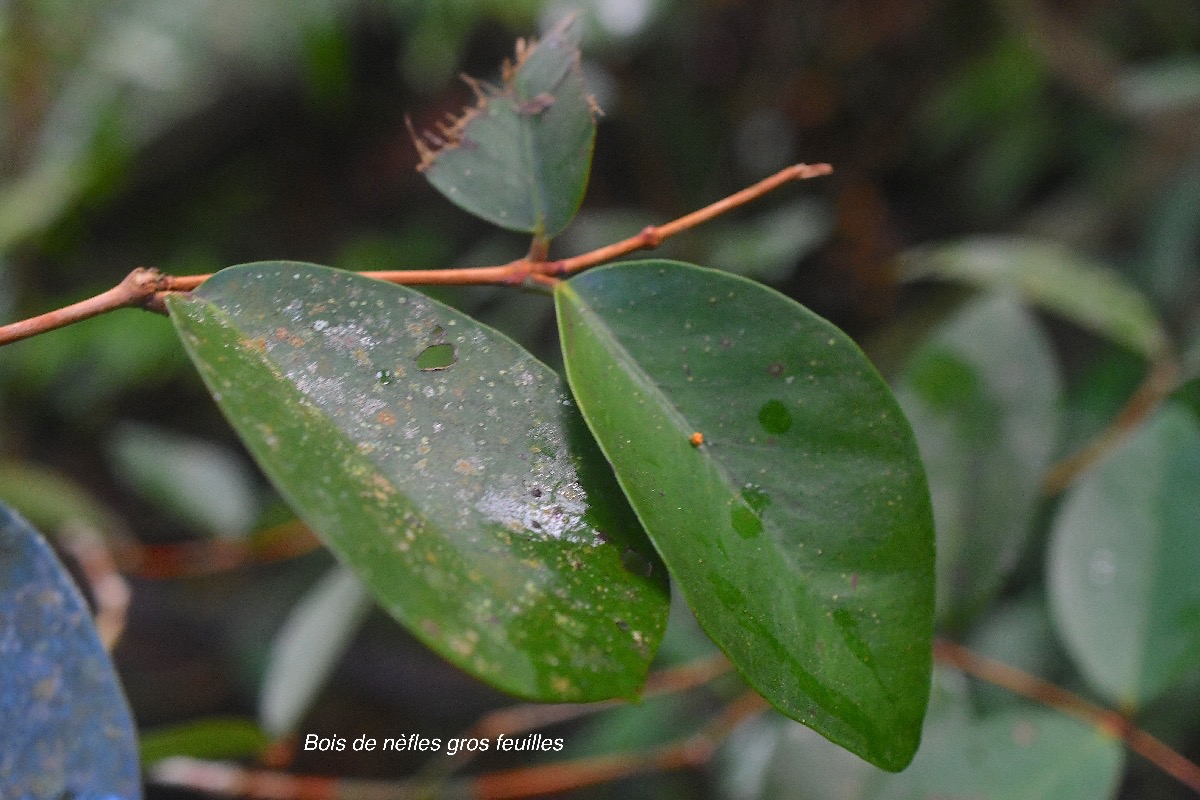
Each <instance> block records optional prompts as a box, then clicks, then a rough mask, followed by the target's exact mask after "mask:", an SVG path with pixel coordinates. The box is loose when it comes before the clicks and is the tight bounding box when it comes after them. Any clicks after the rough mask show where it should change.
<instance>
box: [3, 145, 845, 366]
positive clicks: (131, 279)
mask: <svg viewBox="0 0 1200 800" xmlns="http://www.w3.org/2000/svg"><path fill="white" fill-rule="evenodd" d="M832 171H833V168H832V167H830V166H829V165H828V164H796V165H793V166H791V167H788V168H786V169H783V170H781V171H779V172H778V173H776V174H775V175H772V176H771V177H769V178H767V179H765V180H762V181H759V182H758V183H756V184H754V185H753V186H750V187H748V188H746V189H743V190H741V191H740V192H736V193H734V194H732V195H730V196H729V197H726V198H725V199H724V200H719V201H718V202H716V203H713V204H712V205H710V206H707V207H706V208H702V209H700V210H699V211H695V212H693V213H691V214H688V215H687V216H684V217H680V218H679V219H677V220H675V221H674V222H669V223H667V224H666V225H662V226H658V227H654V226H650V227H648V228H646V229H644V230H643V231H642V232H641V233H639V234H638V235H637V236H632V237H630V238H629V239H626V240H624V241H622V242H617V243H616V244H612V245H608V246H606V247H601V248H598V249H596V250H593V251H591V252H589V253H584V254H583V255H580V256H575V257H573V258H568V259H564V260H561V261H545V260H543V259H544V258H545V249H544V247H541V246H539V243H538V241H537V240H535V241H534V244H533V245H532V246H531V248H530V252H529V255H527V256H525V257H524V258H519V259H517V260H516V261H510V262H509V263H507V264H502V265H500V266H489V267H464V268H459V269H428V270H387V271H378V272H362V273H360V274H362V275H366V276H367V277H370V278H375V279H376V280H381V281H386V282H387V283H398V284H404V285H409V286H419V285H424V286H430V285H440V286H451V285H453V286H463V285H512V286H515V285H520V284H523V283H533V284H540V285H547V284H552V283H554V282H555V281H556V280H557V279H558V278H559V277H561V276H563V275H570V274H573V273H575V272H579V271H580V270H583V269H586V268H588V267H593V266H596V265H598V264H603V263H604V262H606V261H611V260H612V259H614V258H617V257H619V256H623V255H626V254H628V253H632V252H634V251H635V250H642V249H646V248H652V247H657V246H658V245H659V244H660V243H662V241H663V240H664V239H667V238H670V237H671V236H675V235H676V234H679V233H682V232H683V231H686V230H689V229H691V228H694V227H695V226H697V225H700V224H701V223H704V222H707V221H709V220H711V219H712V218H714V217H717V216H720V215H721V214H725V213H727V212H729V211H731V210H732V209H734V208H737V207H738V206H741V205H744V204H746V203H749V202H750V201H752V200H756V199H757V198H759V197H762V196H763V195H765V194H767V193H768V192H771V191H774V190H775V189H778V188H779V187H780V186H783V185H784V184H785V183H789V182H791V181H795V180H804V179H806V178H815V177H818V176H820V175H828V174H829V173H830V172H832ZM210 277H212V276H211V275H182V276H177V275H164V274H162V273H160V272H159V271H158V270H155V269H148V268H144V267H139V268H138V269H135V270H134V271H133V272H131V273H129V274H128V275H127V276H126V277H125V279H124V280H122V281H121V282H120V283H119V284H117V285H116V286H114V287H113V288H111V289H109V290H107V291H105V292H101V293H100V294H98V295H96V296H94V297H89V298H88V299H87V300H82V301H80V302H78V303H74V304H72V305H69V306H65V307H64V308H59V309H55V310H54V311H49V312H47V313H45V314H41V315H39V316H36V317H30V318H29V319H25V320H20V321H19V322H13V323H10V324H8V325H3V326H0V346H3V345H6V344H10V343H12V342H17V341H20V340H22V339H28V338H29V337H31V336H35V335H37V334H39V333H46V332H47V331H52V330H55V329H57V328H62V327H65V326H67V325H70V324H72V323H75V322H80V321H82V320H85V319H89V318H91V317H95V316H98V315H100V314H104V313H106V312H108V311H115V310H117V309H118V308H144V309H147V310H150V311H157V312H160V313H162V312H164V311H165V306H164V304H163V300H164V298H165V297H166V295H167V294H169V293H171V292H190V291H192V290H193V289H195V288H197V287H198V286H200V284H202V283H204V281H205V280H207V279H208V278H210Z"/></svg>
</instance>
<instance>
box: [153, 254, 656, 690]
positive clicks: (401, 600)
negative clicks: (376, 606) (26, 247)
mask: <svg viewBox="0 0 1200 800" xmlns="http://www.w3.org/2000/svg"><path fill="white" fill-rule="evenodd" d="M168 305H169V308H170V310H171V315H172V319H173V320H174V322H175V324H176V326H177V327H178V328H179V331H180V334H181V336H182V339H183V342H184V344H185V346H186V348H187V350H188V352H189V354H190V355H191V356H192V359H193V360H194V361H195V363H196V365H197V367H198V368H199V369H200V373H201V375H202V376H203V377H204V379H205V381H206V383H207V384H208V386H209V389H210V390H211V391H212V393H213V396H214V398H215V399H216V400H217V402H218V404H219V405H220V406H221V408H222V410H223V411H224V412H225V414H226V416H227V417H228V418H229V420H230V422H231V423H232V424H233V426H234V428H235V429H236V430H237V431H238V433H239V434H240V435H241V437H242V440H243V441H244V442H245V443H246V445H247V447H248V448H249V449H250V451H251V453H252V454H253V455H254V456H255V458H256V459H257V460H258V462H259V464H260V465H261V466H262V467H263V470H264V471H265V472H266V473H267V474H268V476H270V478H271V479H272V480H273V481H274V483H275V485H276V486H277V487H278V489H279V490H280V492H281V493H282V494H283V495H284V497H285V498H286V499H287V500H288V502H289V504H290V505H291V506H292V507H293V508H294V509H295V510H296V511H297V513H299V514H300V516H301V517H303V518H304V520H305V521H306V522H307V523H308V525H309V526H310V527H312V528H313V530H315V531H316V532H317V533H318V534H319V535H320V536H321V537H322V538H323V539H324V541H325V542H326V543H327V544H328V545H329V546H330V548H331V549H333V550H334V551H335V552H336V553H337V554H338V555H339V556H340V557H341V559H342V560H343V561H344V562H345V563H346V564H347V565H348V566H350V567H351V568H352V569H353V570H354V571H355V572H356V573H357V574H358V576H359V578H360V579H361V580H362V581H363V583H364V584H366V586H367V587H368V589H369V590H370V591H371V593H372V594H373V595H374V596H375V599H376V600H377V601H378V602H379V603H380V605H381V606H382V607H383V608H384V609H386V610H387V611H388V612H389V613H391V614H392V615H393V616H394V617H395V618H396V619H398V620H399V621H401V622H402V623H404V625H405V626H406V627H407V628H408V629H409V630H410V631H412V632H413V634H414V635H416V636H417V637H418V638H420V639H421V640H422V641H424V642H425V643H426V644H428V645H429V646H430V647H432V648H433V649H434V650H436V651H437V652H439V653H440V654H442V655H443V656H444V657H445V658H447V659H448V660H450V661H451V662H453V663H454V664H456V665H458V666H459V667H461V668H462V669H464V670H466V671H468V672H470V673H471V674H473V675H475V676H477V677H479V678H480V679H482V680H485V681H487V682H488V683H491V684H492V685H494V686H497V687H498V688H501V689H503V690H506V691H508V692H511V693H513V694H517V695H521V696H524V697H529V698H534V699H540V700H559V701H565V700H595V699H599V698H603V697H613V696H631V695H634V694H636V692H637V689H638V687H639V686H640V685H641V682H642V680H643V679H644V676H645V673H646V670H647V667H648V664H649V661H650V659H651V657H652V656H653V654H654V650H655V648H656V647H657V646H658V643H659V641H660V639H661V636H662V632H663V626H664V623H665V617H666V611H667V596H666V585H665V574H664V572H663V569H662V567H661V565H659V564H658V562H657V559H656V558H655V557H654V554H653V550H652V549H651V547H650V545H649V543H648V542H647V541H646V540H645V538H644V536H643V535H642V534H641V531H640V529H639V526H638V524H637V520H636V518H634V517H633V515H632V514H631V513H630V512H629V508H628V506H627V505H626V504H625V502H624V500H623V498H622V497H621V494H620V490H619V488H618V487H617V486H616V484H615V482H614V481H613V480H612V474H611V472H610V471H609V468H608V466H607V465H606V464H604V462H603V459H602V458H601V457H600V454H599V452H597V451H596V449H595V446H594V445H593V444H592V443H591V441H590V439H589V437H588V435H587V431H586V428H585V426H584V424H583V421H582V419H580V417H579V415H578V413H577V412H576V411H575V409H574V407H573V406H572V405H571V402H570V400H569V399H568V398H567V397H566V395H565V389H564V387H563V385H562V382H561V380H560V379H559V378H558V376H557V375H556V374H555V373H554V372H553V371H551V370H550V369H549V368H548V367H546V366H545V365H543V364H541V363H540V362H538V361H537V360H536V359H534V358H533V357H532V356H530V355H529V354H528V353H527V352H525V351H524V350H522V349H521V348H520V347H518V346H517V345H516V344H515V343H514V342H512V341H511V340H509V339H507V338H505V337H504V336H502V335H501V334H499V333H497V332H495V331H493V330H491V329H490V328H487V327H485V326H483V325H480V324H479V323H477V322H475V321H474V320H472V319H470V318H469V317H466V316H464V315H462V314H460V313H458V312H456V311H454V310H452V309H450V308H447V307H446V306H443V305H441V304H440V303H437V302H435V301H433V300H430V299H429V298H428V297H426V296H425V295H422V294H420V293H418V292H416V291H414V290H411V289H407V288H404V287H398V286H393V285H390V284H385V283H382V282H379V281H374V280H371V279H369V278H364V277H361V276H358V275H354V274H350V273H344V272H338V271H335V270H331V269H328V268H325V267H317V266H313V265H309V264H297V263H291V262H264V263H261V264H248V265H244V266H241V267H233V268H230V269H227V270H224V271H222V272H220V273H218V274H217V275H216V276H214V277H213V278H212V279H210V280H209V281H208V282H207V283H206V284H205V285H204V286H203V287H201V288H200V289H199V290H197V291H196V292H193V293H192V294H191V295H190V296H175V297H172V298H170V300H169V302H168ZM439 344H448V345H451V346H452V347H453V348H454V361H453V363H451V364H449V365H448V366H446V367H443V368H437V369H423V368H421V367H420V366H419V365H418V360H419V359H420V356H421V354H422V353H423V352H425V351H426V350H427V349H428V348H429V347H431V346H433V345H439Z"/></svg>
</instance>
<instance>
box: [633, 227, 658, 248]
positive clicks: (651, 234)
mask: <svg viewBox="0 0 1200 800" xmlns="http://www.w3.org/2000/svg"><path fill="white" fill-rule="evenodd" d="M638 236H639V237H640V238H641V240H642V242H643V244H642V247H643V248H644V249H646V250H653V249H654V248H656V247H658V246H659V245H660V244H662V243H663V235H662V231H661V230H659V229H658V228H657V227H656V226H654V225H647V226H646V227H644V228H642V232H641V233H639V234H638Z"/></svg>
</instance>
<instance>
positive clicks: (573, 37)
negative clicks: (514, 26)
mask: <svg viewBox="0 0 1200 800" xmlns="http://www.w3.org/2000/svg"><path fill="white" fill-rule="evenodd" d="M572 22H573V18H570V19H568V20H566V21H565V22H564V23H563V24H561V25H559V26H558V27H557V28H555V29H554V30H552V31H551V32H550V33H548V34H547V35H546V36H545V37H544V38H543V39H542V40H541V41H539V42H536V43H531V44H526V43H524V42H523V41H522V42H520V43H519V44H518V46H517V58H516V61H515V63H512V64H505V66H504V75H503V86H502V87H501V88H499V89H496V88H492V87H488V86H484V85H482V84H479V83H475V82H472V84H471V85H472V87H473V88H474V89H475V91H476V94H477V95H478V102H477V103H476V105H475V106H474V107H472V108H468V109H467V110H466V111H465V112H463V114H462V116H460V117H458V118H457V119H456V120H454V121H453V122H452V123H451V124H448V125H441V126H439V128H438V130H437V131H436V132H433V131H427V132H425V133H423V134H421V135H417V134H415V133H414V135H413V141H414V142H415V143H416V146H417V150H418V151H419V152H420V154H421V164H420V167H419V168H420V170H421V171H422V172H424V173H425V177H426V178H428V179H429V182H430V183H431V184H433V185H434V187H436V188H437V189H438V191H440V192H441V193H442V194H444V195H445V196H446V197H447V198H449V199H450V200H451V201H452V202H453V203H454V204H455V205H457V206H459V207H460V208H463V209H465V210H467V211H469V212H471V213H472V214H474V215H476V216H478V217H482V218H483V219H486V220H488V221H489V222H492V223H495V224H496V225H499V226H501V227H503V228H508V229H510V230H515V231H523V232H528V233H532V234H534V235H535V236H538V237H541V238H546V239H549V238H552V237H554V236H555V235H557V234H558V233H559V232H561V231H562V229H563V228H565V227H567V224H568V223H569V222H570V221H571V219H572V218H573V217H574V216H575V212H576V211H578V210H579V204H580V203H581V202H582V201H583V194H584V191H585V190H586V189H587V182H588V173H589V172H590V170H591V163H592V147H593V144H594V142H595V138H596V120H595V114H596V108H595V104H594V101H593V100H592V98H591V96H590V95H589V94H588V93H587V89H586V87H585V86H584V82H583V71H582V69H581V68H580V64H579V48H578V46H577V41H578V34H577V33H576V32H575V30H574V27H573V25H572Z"/></svg>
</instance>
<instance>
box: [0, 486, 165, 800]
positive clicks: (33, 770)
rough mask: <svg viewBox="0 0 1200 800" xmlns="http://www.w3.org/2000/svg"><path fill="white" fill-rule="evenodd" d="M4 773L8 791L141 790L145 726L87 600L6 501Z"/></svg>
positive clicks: (1, 563) (2, 540) (1, 667)
mask: <svg viewBox="0 0 1200 800" xmlns="http://www.w3.org/2000/svg"><path fill="white" fill-rule="evenodd" d="M0 650H2V651H3V658H0V730H2V731H4V746H3V748H0V776H2V777H3V782H4V796H5V797H20V798H22V799H24V798H29V800H60V799H61V798H64V797H81V798H83V797H86V798H107V797H120V798H137V797H141V780H140V775H139V765H138V749H137V734H136V732H135V731H134V727H133V718H132V716H131V715H130V713H129V706H128V704H127V703H126V702H125V695H124V694H123V693H122V691H121V686H120V684H119V683H118V681H117V675H116V673H115V672H114V670H113V665H112V662H111V661H110V660H109V658H108V653H106V652H105V651H104V648H103V646H101V644H100V639H99V637H98V636H97V635H96V629H95V628H94V627H93V626H92V618H91V614H90V612H89V611H88V607H87V603H86V602H85V601H84V599H83V597H82V596H81V595H80V593H79V590H78V589H77V588H76V587H75V584H74V582H73V581H72V580H71V577H70V576H69V575H68V574H67V571H66V570H65V569H64V568H63V566H62V564H60V563H59V561H58V559H57V558H56V557H55V555H54V553H53V551H51V549H50V547H49V546H48V545H47V544H46V542H45V541H44V540H43V539H42V537H41V536H40V535H39V534H38V532H37V531H35V530H34V529H33V528H31V527H29V524H28V523H26V522H25V520H23V519H21V518H20V517H18V516H17V515H16V514H14V513H13V512H11V511H9V510H8V508H7V507H5V506H2V505H0Z"/></svg>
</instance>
